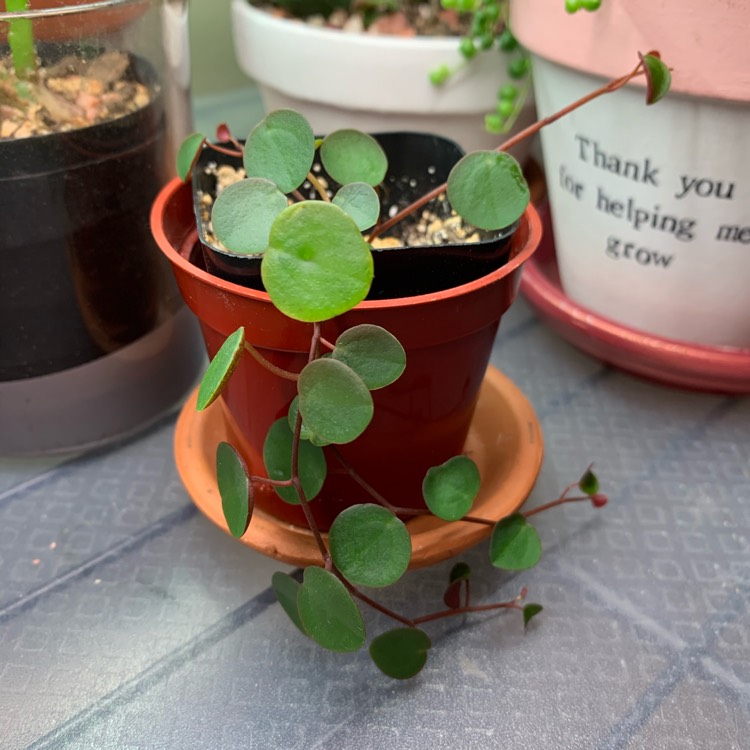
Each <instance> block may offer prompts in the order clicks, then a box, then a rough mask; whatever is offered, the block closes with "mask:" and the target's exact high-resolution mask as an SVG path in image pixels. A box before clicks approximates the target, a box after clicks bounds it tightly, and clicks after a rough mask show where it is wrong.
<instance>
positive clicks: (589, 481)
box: [578, 467, 599, 496]
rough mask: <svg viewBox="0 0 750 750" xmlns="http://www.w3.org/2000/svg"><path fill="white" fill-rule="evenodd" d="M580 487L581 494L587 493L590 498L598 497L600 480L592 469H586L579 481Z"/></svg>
mask: <svg viewBox="0 0 750 750" xmlns="http://www.w3.org/2000/svg"><path fill="white" fill-rule="evenodd" d="M578 487H579V488H580V490H581V492H585V493H586V494H587V495H589V496H592V495H596V493H597V492H599V479H598V478H597V476H596V474H594V472H593V471H592V470H591V467H589V468H588V469H586V471H585V472H584V474H583V476H582V477H581V478H580V479H579V480H578Z"/></svg>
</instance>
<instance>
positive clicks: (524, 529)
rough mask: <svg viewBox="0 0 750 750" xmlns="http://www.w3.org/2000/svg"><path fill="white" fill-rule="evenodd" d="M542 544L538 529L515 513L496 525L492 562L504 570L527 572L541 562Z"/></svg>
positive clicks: (491, 545) (492, 539) (493, 532)
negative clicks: (526, 570)
mask: <svg viewBox="0 0 750 750" xmlns="http://www.w3.org/2000/svg"><path fill="white" fill-rule="evenodd" d="M541 556H542V543H541V541H540V540H539V534H537V531H536V529H535V528H534V527H533V526H532V525H531V524H530V523H529V522H528V521H527V520H526V519H525V518H524V517H523V516H522V515H521V514H520V513H514V514H513V515H511V516H508V517H507V518H503V519H502V520H501V521H498V523H497V524H496V525H495V528H494V529H493V531H492V537H491V539H490V561H491V562H492V564H493V565H494V566H495V567H496V568H502V569H503V570H525V569H526V568H531V567H533V566H534V565H536V564H537V563H538V562H539V559H540V558H541Z"/></svg>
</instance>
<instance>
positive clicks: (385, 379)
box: [331, 324, 406, 391]
mask: <svg viewBox="0 0 750 750" xmlns="http://www.w3.org/2000/svg"><path fill="white" fill-rule="evenodd" d="M331 356H332V357H333V358H334V359H337V360H339V361H340V362H343V363H344V364H345V365H348V366H349V367H351V369H352V370H354V372H356V373H357V375H359V377H360V378H362V381H363V382H364V384H365V385H366V386H367V388H369V389H370V390H371V391H374V390H376V389H378V388H384V387H385V386H387V385H390V384H391V383H393V382H395V381H396V380H398V378H400V377H401V374H402V373H403V371H404V369H405V368H406V352H405V351H404V347H403V346H401V343H400V342H399V340H398V339H397V338H396V337H395V336H394V335H393V334H392V333H389V332H388V331H386V330H385V329H384V328H381V327H380V326H375V325H371V324H363V325H358V326H354V327H353V328H350V329H349V330H347V331H344V332H343V333H342V334H341V335H340V336H339V337H338V338H337V339H336V347H335V349H334V350H333V353H332V355H331Z"/></svg>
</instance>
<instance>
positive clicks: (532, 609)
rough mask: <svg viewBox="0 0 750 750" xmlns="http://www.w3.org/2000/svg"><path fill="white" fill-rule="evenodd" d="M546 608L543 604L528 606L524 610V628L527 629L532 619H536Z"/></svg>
mask: <svg viewBox="0 0 750 750" xmlns="http://www.w3.org/2000/svg"><path fill="white" fill-rule="evenodd" d="M543 609H544V607H542V605H541V604H527V605H526V606H525V607H524V608H523V626H524V627H527V626H528V624H529V623H530V622H531V618H532V617H536V615H538V614H539V613H540V612H541V611H542V610H543Z"/></svg>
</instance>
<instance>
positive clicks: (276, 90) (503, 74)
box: [232, 0, 534, 163]
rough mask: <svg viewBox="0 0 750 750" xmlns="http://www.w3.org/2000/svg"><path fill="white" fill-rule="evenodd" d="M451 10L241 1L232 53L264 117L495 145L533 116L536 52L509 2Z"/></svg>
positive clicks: (409, 3)
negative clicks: (512, 17)
mask: <svg viewBox="0 0 750 750" xmlns="http://www.w3.org/2000/svg"><path fill="white" fill-rule="evenodd" d="M444 5H445V6H446V7H445V8H443V7H441V5H440V2H439V0H427V1H426V0H405V1H404V2H389V3H359V2H349V1H348V0H347V1H346V2H328V0H323V1H322V2H307V3H298V2H286V1H284V0H279V1H278V2H274V3H272V4H267V5H263V4H261V3H255V2H249V1H248V0H233V1H232V29H233V34H234V47H235V53H236V56H237V61H238V64H239V66H240V68H241V69H242V70H243V71H244V72H245V73H246V74H247V75H248V76H250V77H251V78H253V79H254V80H256V81H257V82H258V84H259V87H260V92H261V96H262V99H263V103H264V107H265V109H266V111H271V110H274V109H279V108H293V109H295V110H297V111H299V112H301V113H302V114H304V115H305V116H306V117H307V118H308V120H309V121H310V122H311V123H312V125H313V127H314V129H315V130H316V132H321V133H328V132H331V131H332V130H334V129H335V128H337V127H340V126H341V124H342V123H346V125H347V126H349V127H353V128H357V129H359V130H363V131H365V132H369V133H375V132H380V131H384V130H388V131H399V130H405V131H415V132H430V133H435V134H438V135H442V136H445V137H446V138H449V139H451V140H454V141H456V142H457V143H458V144H459V145H460V146H461V147H462V148H464V149H466V150H474V149H482V148H493V147H495V146H496V145H497V143H498V137H497V136H498V133H502V134H507V135H510V134H513V133H515V132H518V131H520V130H522V129H523V128H524V127H526V126H527V125H529V124H530V123H531V122H533V120H534V109H533V97H531V96H526V94H527V93H528V90H529V87H530V77H529V76H528V75H527V74H528V68H529V63H528V59H527V56H526V55H525V53H524V51H523V50H522V49H520V47H519V46H518V44H517V42H516V41H515V39H514V37H513V35H512V34H511V33H510V31H509V29H508V28H507V10H508V3H507V2H506V1H505V0H499V1H496V0H491V1H490V2H486V1H485V0H481V1H479V0H477V2H471V1H470V2H461V3H457V2H451V0H447V1H446V2H445V3H444ZM342 27H343V28H342ZM311 61H315V62H314V64H311ZM321 71H325V74H324V75H323V74H321ZM365 82H366V83H365ZM487 125H488V126H489V130H488V129H487V127H486V126H487ZM528 151H529V142H528V141H522V142H520V143H519V144H518V145H517V146H516V148H515V150H514V151H513V155H514V156H515V157H516V158H517V159H518V160H519V161H521V162H522V163H523V162H524V161H525V160H526V156H527V154H528Z"/></svg>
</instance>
